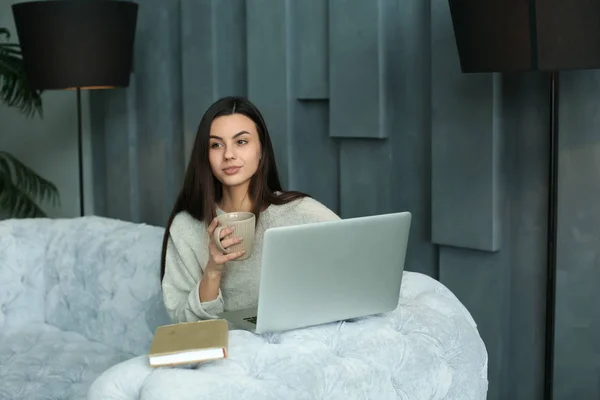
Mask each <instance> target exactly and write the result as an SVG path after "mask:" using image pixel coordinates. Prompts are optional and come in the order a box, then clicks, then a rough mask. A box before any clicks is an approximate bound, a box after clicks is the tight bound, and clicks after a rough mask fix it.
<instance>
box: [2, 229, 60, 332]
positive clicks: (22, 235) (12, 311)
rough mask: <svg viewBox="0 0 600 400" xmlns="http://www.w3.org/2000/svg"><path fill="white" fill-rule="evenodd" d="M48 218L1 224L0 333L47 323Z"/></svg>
mask: <svg viewBox="0 0 600 400" xmlns="http://www.w3.org/2000/svg"><path fill="white" fill-rule="evenodd" d="M51 225H52V221H51V220H48V219H10V220H3V221H0V330H1V331H2V332H5V331H7V330H9V329H11V328H18V327H20V326H22V325H23V324H26V323H29V322H44V313H45V310H44V298H45V286H44V266H45V257H46V237H47V232H48V230H49V229H50V227H51Z"/></svg>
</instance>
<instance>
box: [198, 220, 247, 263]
mask: <svg viewBox="0 0 600 400" xmlns="http://www.w3.org/2000/svg"><path fill="white" fill-rule="evenodd" d="M218 224H219V222H218V221H217V218H214V219H213V220H212V222H211V223H210V225H209V226H208V230H207V232H208V237H209V238H210V240H209V245H208V248H209V251H210V252H209V254H210V255H209V258H208V263H207V264H206V270H207V271H209V272H218V273H221V272H223V270H224V269H225V263H226V262H227V261H231V260H235V259H236V258H239V257H241V256H243V255H244V254H245V253H246V252H245V251H236V252H233V253H223V252H221V251H220V250H219V249H218V248H217V246H216V245H215V243H214V240H215V238H214V237H213V236H214V233H215V229H216V228H217V226H218ZM232 233H233V229H231V228H230V227H227V228H224V229H221V233H220V235H219V236H220V237H219V240H220V241H221V246H222V247H223V248H224V249H228V248H229V247H230V246H233V245H235V244H238V243H240V242H241V240H240V238H238V237H228V236H229V235H231V234H232Z"/></svg>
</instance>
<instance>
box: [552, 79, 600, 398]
mask: <svg viewBox="0 0 600 400" xmlns="http://www.w3.org/2000/svg"><path fill="white" fill-rule="evenodd" d="M559 93H560V114H559V135H560V146H559V148H560V162H559V187H560V189H559V190H560V191H559V197H558V201H559V219H558V226H559V235H558V251H559V253H558V259H557V264H558V271H557V281H556V284H557V289H556V290H557V293H556V342H555V347H554V349H555V351H556V363H555V367H556V379H555V394H556V396H557V398H564V399H567V398H568V399H583V398H586V399H587V398H589V399H597V398H600V340H599V337H600V306H599V305H600V300H599V299H598V283H599V282H600V130H599V127H600V100H599V97H598V95H599V93H600V72H598V71H583V72H572V73H563V74H562V75H561V78H560V89H559ZM567 344H568V345H567Z"/></svg>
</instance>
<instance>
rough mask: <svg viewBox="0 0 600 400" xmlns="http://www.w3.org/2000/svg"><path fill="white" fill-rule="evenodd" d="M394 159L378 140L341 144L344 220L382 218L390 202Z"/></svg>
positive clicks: (341, 208)
mask: <svg viewBox="0 0 600 400" xmlns="http://www.w3.org/2000/svg"><path fill="white" fill-rule="evenodd" d="M391 161H392V157H391V151H390V147H389V146H388V144H387V143H386V142H385V141H379V140H348V141H344V142H341V143H340V202H341V203H340V213H341V216H342V218H352V217H359V216H365V215H374V214H383V213H387V212H390V211H391V210H392V209H396V207H395V206H392V204H391V203H392V202H391V196H390V194H391V182H392V181H391V178H392V170H391V166H392V162H391Z"/></svg>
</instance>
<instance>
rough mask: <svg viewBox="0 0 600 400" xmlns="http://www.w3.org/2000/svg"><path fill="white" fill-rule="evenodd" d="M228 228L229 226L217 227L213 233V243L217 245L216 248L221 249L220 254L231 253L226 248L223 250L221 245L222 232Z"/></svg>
mask: <svg viewBox="0 0 600 400" xmlns="http://www.w3.org/2000/svg"><path fill="white" fill-rule="evenodd" d="M225 228H227V226H217V227H216V228H215V231H214V232H213V242H214V243H215V246H216V247H217V249H219V251H220V252H222V253H225V254H229V251H227V250H226V249H225V248H223V246H222V245H221V238H220V236H221V231H222V230H223V229H225Z"/></svg>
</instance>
